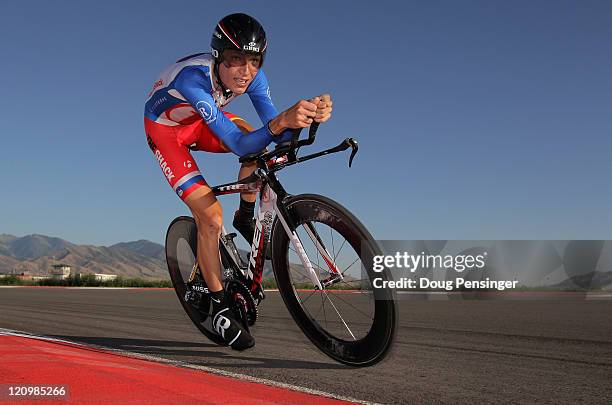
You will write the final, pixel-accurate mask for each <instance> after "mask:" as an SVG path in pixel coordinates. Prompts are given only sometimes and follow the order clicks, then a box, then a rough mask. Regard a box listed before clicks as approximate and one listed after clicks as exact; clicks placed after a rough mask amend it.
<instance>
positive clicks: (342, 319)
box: [323, 290, 357, 340]
mask: <svg viewBox="0 0 612 405" xmlns="http://www.w3.org/2000/svg"><path fill="white" fill-rule="evenodd" d="M323 292H324V293H325V297H326V298H327V300H328V301H329V303H330V304H331V306H332V308H334V311H336V314H338V317H339V318H340V320H341V321H342V323H343V324H344V327H345V328H346V330H348V332H349V333H350V334H351V336H352V337H353V340H357V338H356V337H355V335H354V334H353V331H351V328H349V327H348V325H347V324H346V322H345V321H344V318H343V317H342V315H340V312H338V309H337V308H336V306H335V305H334V303H333V302H332V300H331V299H330V298H329V295H328V294H327V292H326V291H325V290H323Z"/></svg>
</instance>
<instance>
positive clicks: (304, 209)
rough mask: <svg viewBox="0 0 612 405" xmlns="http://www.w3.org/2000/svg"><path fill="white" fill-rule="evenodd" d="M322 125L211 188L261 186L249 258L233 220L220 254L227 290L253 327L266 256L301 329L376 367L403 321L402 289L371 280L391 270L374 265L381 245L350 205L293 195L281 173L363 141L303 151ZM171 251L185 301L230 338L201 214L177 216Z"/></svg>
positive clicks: (333, 353) (336, 355) (340, 356)
mask: <svg viewBox="0 0 612 405" xmlns="http://www.w3.org/2000/svg"><path fill="white" fill-rule="evenodd" d="M317 128H318V124H316V123H315V124H313V125H311V127H310V130H309V136H308V138H307V139H300V138H299V137H300V131H299V130H297V131H295V132H294V135H293V137H292V139H291V141H289V142H285V143H282V144H279V145H277V146H276V148H275V149H274V150H271V151H267V150H265V151H263V152H261V153H255V154H250V155H246V156H243V157H241V158H240V159H239V161H240V162H241V163H244V162H256V164H257V169H256V170H255V172H254V173H253V174H252V175H251V176H249V177H247V178H245V179H242V180H240V181H237V182H233V183H228V184H223V185H220V186H216V187H213V188H212V190H213V192H214V194H215V195H217V196H218V195H225V194H233V193H240V192H259V208H258V212H257V215H256V217H255V234H254V236H253V240H252V243H251V249H250V253H249V254H248V255H247V256H246V260H245V258H244V257H243V256H241V254H240V252H239V251H238V249H237V248H236V245H235V243H234V237H236V234H235V233H229V234H228V233H227V232H226V230H225V227H223V229H222V233H221V237H220V243H219V248H220V259H221V264H222V273H223V275H222V278H223V283H224V287H225V292H226V298H227V299H228V302H229V303H231V307H232V309H233V311H234V312H235V314H236V317H237V319H239V320H240V322H242V324H243V326H244V327H245V328H247V330H249V327H251V326H253V325H254V324H255V322H256V321H257V317H258V307H259V305H260V304H261V302H262V300H263V299H264V297H265V291H264V289H263V282H264V262H265V260H266V259H270V260H271V262H272V270H273V273H274V279H275V282H276V286H277V287H278V291H279V293H280V295H281V297H282V299H283V301H284V303H285V305H286V307H287V309H288V310H289V312H290V313H291V315H292V317H293V319H294V321H295V322H296V323H297V325H298V326H299V327H300V329H301V330H302V332H303V333H304V334H305V335H306V336H307V337H308V338H309V339H310V340H311V341H312V343H313V344H314V345H315V346H316V347H317V348H319V349H320V350H321V351H322V352H323V353H325V354H326V355H328V356H330V357H331V358H333V359H335V360H336V361H339V362H341V363H344V364H347V365H351V366H361V367H363V366H370V365H373V364H375V363H377V362H379V361H380V360H382V359H383V358H384V357H385V356H386V354H387V353H388V352H389V349H390V348H391V345H392V343H393V340H394V336H395V331H396V328H397V308H396V303H395V296H394V293H393V292H392V291H391V290H389V289H377V288H373V280H374V278H381V279H382V280H391V279H392V276H391V274H390V272H388V270H386V269H385V270H384V271H382V272H380V273H378V272H374V271H373V270H372V261H373V257H374V256H376V255H380V254H381V250H380V247H379V246H378V244H377V243H376V241H375V240H374V239H373V238H372V236H371V235H370V233H369V232H368V230H367V229H366V228H365V227H364V226H363V225H362V224H361V222H360V221H359V220H358V219H357V218H356V217H355V216H354V215H352V214H351V213H350V212H349V211H348V210H347V209H346V208H344V207H343V206H341V205H340V204H338V203H336V202H335V201H333V200H331V199H329V198H327V197H324V196H321V195H316V194H300V195H290V194H288V193H287V192H286V191H285V189H284V188H283V186H282V185H281V183H280V181H279V179H278V177H277V175H276V173H277V172H279V171H280V170H282V169H284V168H286V167H289V166H292V165H295V164H298V163H302V162H305V161H308V160H311V159H314V158H317V157H320V156H324V155H328V154H332V153H337V152H341V151H344V150H347V149H349V148H351V149H352V152H351V155H350V158H349V167H351V165H352V162H353V158H354V157H355V155H356V153H357V150H358V146H357V142H356V141H355V140H354V139H353V138H347V139H345V140H344V141H342V142H341V143H340V144H339V145H337V146H335V147H333V148H330V149H327V150H324V151H320V152H317V153H314V154H311V155H307V156H302V157H298V156H297V155H298V151H299V149H300V148H301V147H303V146H306V145H311V144H312V143H313V142H314V141H315V138H316V132H317ZM165 248H166V260H167V264H168V270H169V272H170V277H171V279H172V284H173V286H174V289H175V291H176V294H177V295H178V298H179V300H180V302H181V304H182V306H183V309H184V310H185V312H186V313H187V315H188V316H189V318H190V319H191V320H192V321H193V323H194V324H195V325H196V326H197V327H198V329H199V330H200V331H201V332H202V333H203V334H204V335H206V336H207V337H208V338H209V339H210V340H212V341H214V342H215V343H217V344H224V341H223V340H222V338H221V336H220V335H219V334H217V333H216V332H215V330H214V328H213V325H212V319H211V313H210V311H211V305H210V295H209V292H208V288H207V286H206V283H205V281H204V278H203V276H202V273H201V269H200V268H199V266H198V261H197V258H196V252H197V228H196V224H195V221H194V219H193V218H191V217H188V216H180V217H177V218H175V219H174V220H173V221H172V223H171V224H170V226H169V228H168V232H167V234H166V246H165Z"/></svg>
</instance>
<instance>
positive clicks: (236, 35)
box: [210, 13, 268, 64]
mask: <svg viewBox="0 0 612 405" xmlns="http://www.w3.org/2000/svg"><path fill="white" fill-rule="evenodd" d="M210 47H211V48H212V54H213V56H214V57H215V59H216V60H217V62H220V61H221V60H222V57H223V51H224V50H226V49H235V50H237V51H242V52H246V53H252V54H257V55H261V63H262V64H263V59H264V56H265V54H266V48H267V47H268V41H267V40H266V32H265V31H264V29H263V27H262V26H261V24H260V23H259V22H258V21H257V20H256V19H254V18H253V17H251V16H249V15H247V14H243V13H236V14H230V15H228V16H225V17H223V18H222V19H221V21H219V23H218V24H217V26H216V27H215V30H214V31H213V35H212V40H211V41H210Z"/></svg>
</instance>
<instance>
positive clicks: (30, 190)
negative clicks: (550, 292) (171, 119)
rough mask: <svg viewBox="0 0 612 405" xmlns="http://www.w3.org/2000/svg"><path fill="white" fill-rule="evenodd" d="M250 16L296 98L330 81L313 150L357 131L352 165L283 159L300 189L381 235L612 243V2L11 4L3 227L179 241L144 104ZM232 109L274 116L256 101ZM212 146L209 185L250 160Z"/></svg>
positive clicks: (206, 164)
mask: <svg viewBox="0 0 612 405" xmlns="http://www.w3.org/2000/svg"><path fill="white" fill-rule="evenodd" d="M236 11H242V12H247V13H250V14H252V15H254V16H255V17H256V18H258V19H259V20H260V21H261V22H262V24H264V26H265V27H266V30H267V32H268V37H269V47H268V57H267V60H266V64H265V66H264V69H265V71H266V74H267V76H268V78H269V80H270V82H271V90H272V97H273V99H274V101H275V103H276V105H277V107H278V108H279V110H283V109H285V108H287V107H289V106H290V105H292V104H293V103H294V102H295V101H296V100H297V99H299V98H308V97H311V96H314V95H316V94H319V93H321V92H330V93H331V94H332V95H333V97H334V102H335V104H334V107H335V109H334V114H333V117H332V120H331V121H330V122H329V123H328V124H326V125H324V126H323V127H322V128H321V130H320V136H319V141H320V142H319V143H318V145H316V146H315V147H314V148H312V149H313V151H314V150H315V149H319V148H324V147H329V146H332V145H334V144H336V143H338V142H339V141H340V140H342V139H343V138H345V137H348V136H353V137H355V138H357V139H358V140H359V142H360V146H361V149H360V152H359V154H358V156H357V158H356V160H355V165H354V168H352V169H348V168H347V167H346V158H347V157H348V155H336V156H333V157H327V158H321V159H318V160H316V161H313V162H309V163H307V164H304V165H303V166H302V167H298V168H291V169H288V170H286V171H284V172H283V173H284V174H283V176H282V179H283V180H284V182H285V185H286V187H287V189H288V190H289V191H290V192H293V193H295V194H297V193H301V192H316V193H321V194H325V195H328V196H330V197H333V198H335V199H337V200H338V201H339V202H341V203H342V204H344V205H346V206H347V207H348V208H350V209H351V210H352V211H353V212H354V213H355V214H356V215H357V216H359V217H360V218H361V219H362V220H363V222H364V223H365V224H366V225H367V226H368V227H369V228H370V230H371V231H372V233H373V234H374V236H375V237H376V238H378V239H512V238H516V239H572V238H594V239H610V238H612V215H611V214H612V209H611V207H612V191H611V190H610V173H612V159H610V155H611V151H612V112H611V107H612V74H611V73H612V47H611V44H612V2H609V1H537V2H533V1H512V2H507V1H430V2H426V1H421V2H414V1H410V2H385V1H376V2H372V1H367V2H362V1H350V2H349V1H342V2H340V1H308V2H290V3H288V2H285V1H283V2H273V1H249V2H226V1H217V2H211V1H181V2H174V3H173V2H168V1H164V2H161V1H153V0H149V1H146V2H138V1H90V0H87V1H59V2H50V1H34V2H33V1H20V2H6V3H5V4H3V6H2V12H1V13H0V38H1V39H0V55H1V57H0V63H1V65H0V66H1V67H0V76H1V77H2V93H3V94H2V97H0V118H1V119H0V133H1V136H2V138H1V139H2V143H3V145H2V147H1V148H0V182H1V184H2V185H3V191H2V194H1V196H2V198H1V199H0V213H1V214H0V215H1V217H0V218H1V222H0V233H10V234H14V235H17V236H23V235H26V234H30V233H41V234H46V235H51V236H58V237H61V238H64V239H67V240H70V241H72V242H75V243H89V244H112V243H116V242H120V241H129V240H135V239H140V238H146V239H149V240H152V241H155V242H163V238H164V235H165V230H166V227H167V225H168V223H169V221H170V220H171V219H172V218H173V217H174V216H176V215H181V214H186V213H187V210H186V208H185V207H184V206H183V205H182V203H181V202H180V200H179V199H178V198H177V197H176V195H174V193H173V192H172V191H171V189H170V187H169V186H168V184H167V183H166V181H165V180H164V177H163V176H162V174H161V171H160V170H159V167H158V166H157V163H156V161H155V160H154V158H153V157H152V154H151V152H150V150H149V149H148V147H147V144H146V142H145V136H144V132H143V128H142V115H143V102H144V99H145V96H146V94H147V92H148V90H149V89H150V87H151V85H152V83H153V80H154V79H155V78H156V76H157V74H158V73H159V72H160V71H161V70H162V69H163V68H165V67H166V66H167V65H169V64H170V63H172V62H173V61H175V60H176V59H177V58H180V57H182V56H185V55H187V54H190V53H194V52H198V51H207V50H208V49H209V43H210V35H211V30H212V28H213V27H214V25H215V23H216V22H217V20H218V19H219V18H220V17H222V16H224V15H226V14H228V13H230V12H236ZM228 110H229V111H232V112H234V113H238V114H240V115H243V116H245V117H246V118H247V119H248V120H250V121H252V122H253V123H256V124H257V125H259V121H258V120H257V118H256V115H255V113H254V112H253V111H252V107H251V106H250V102H249V100H248V98H246V97H243V99H238V100H237V101H236V102H235V104H232V105H230V107H229V108H228ZM196 159H197V160H198V163H199V164H200V167H201V169H202V171H203V173H204V176H205V177H206V178H207V180H208V181H209V182H210V183H215V184H217V183H221V182H226V181H231V180H232V179H234V177H235V175H236V173H237V168H238V164H237V159H236V158H235V157H234V156H233V155H229V154H227V155H211V154H205V153H200V154H198V155H197V157H196ZM222 201H223V202H224V207H225V212H226V214H228V215H229V214H231V213H232V212H233V211H234V209H235V208H236V205H237V196H229V197H224V198H223V200H222Z"/></svg>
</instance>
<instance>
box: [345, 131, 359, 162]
mask: <svg viewBox="0 0 612 405" xmlns="http://www.w3.org/2000/svg"><path fill="white" fill-rule="evenodd" d="M346 143H347V144H348V145H349V146H350V147H351V149H353V150H352V151H351V157H350V158H349V167H351V165H352V164H353V158H354V157H355V155H356V154H357V151H358V150H359V144H358V143H357V141H356V140H354V139H353V138H348V139H347V140H346Z"/></svg>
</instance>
